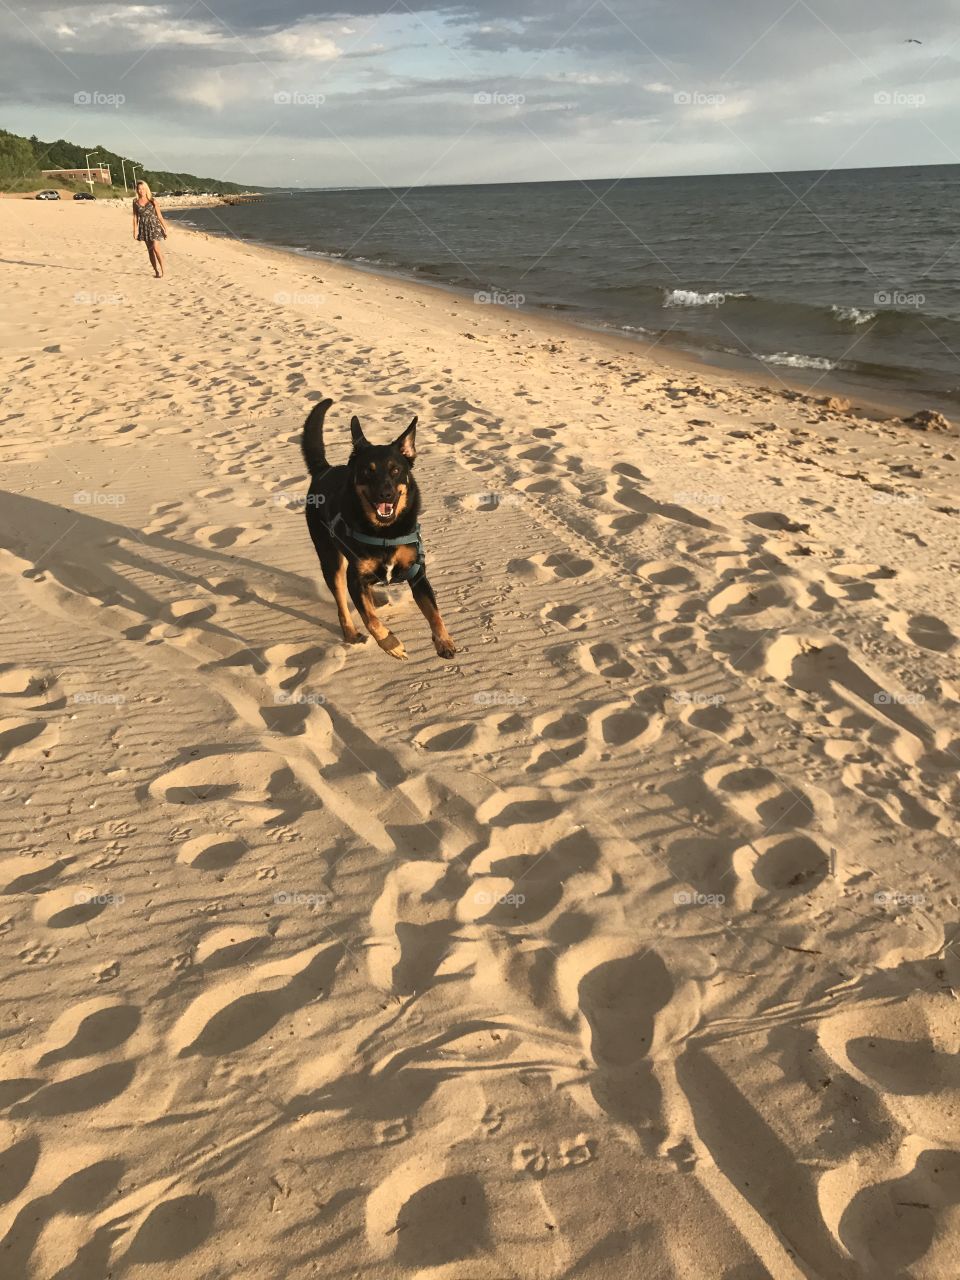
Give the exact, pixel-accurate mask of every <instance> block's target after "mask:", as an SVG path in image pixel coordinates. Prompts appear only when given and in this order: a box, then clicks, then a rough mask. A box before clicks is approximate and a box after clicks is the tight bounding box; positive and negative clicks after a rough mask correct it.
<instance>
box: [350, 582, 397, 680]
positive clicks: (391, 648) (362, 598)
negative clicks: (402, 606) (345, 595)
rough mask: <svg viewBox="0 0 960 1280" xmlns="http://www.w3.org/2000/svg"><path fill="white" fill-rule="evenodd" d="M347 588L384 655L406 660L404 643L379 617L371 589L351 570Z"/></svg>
mask: <svg viewBox="0 0 960 1280" xmlns="http://www.w3.org/2000/svg"><path fill="white" fill-rule="evenodd" d="M347 586H348V587H349V588H350V596H351V598H352V600H353V603H354V604H355V605H356V607H357V612H358V613H359V614H360V617H361V618H362V619H363V625H364V626H365V627H366V628H367V630H368V631H369V632H370V634H371V635H372V636H373V638H374V640H376V642H377V644H378V645H379V646H380V648H381V649H382V650H383V651H384V653H389V655H390V657H391V658H399V659H401V660H402V659H404V658H406V656H407V651H406V649H404V647H403V642H402V641H401V640H399V639H398V638H397V637H396V636H395V635H394V634H393V632H392V631H390V630H389V629H388V628H387V627H385V626H384V625H383V623H382V622H381V621H380V619H379V618H378V617H377V611H376V609H375V608H374V607H373V596H372V595H371V594H370V588H369V587H368V586H366V585H365V584H364V583H362V582H361V581H360V580H359V578H358V577H357V576H356V575H355V574H354V573H351V572H350V571H349V570H348V571H347Z"/></svg>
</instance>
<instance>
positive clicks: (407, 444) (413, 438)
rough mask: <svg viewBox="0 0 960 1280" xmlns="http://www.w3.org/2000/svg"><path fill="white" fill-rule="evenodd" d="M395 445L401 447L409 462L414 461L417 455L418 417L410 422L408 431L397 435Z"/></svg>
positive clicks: (397, 447)
mask: <svg viewBox="0 0 960 1280" xmlns="http://www.w3.org/2000/svg"><path fill="white" fill-rule="evenodd" d="M393 447H394V448H395V449H399V450H400V452H401V453H402V454H403V456H404V457H405V458H406V460H407V461H408V462H413V460H414V458H416V456H417V419H416V418H414V420H413V421H412V422H411V423H410V425H409V427H407V429H406V431H404V432H402V433H401V434H400V435H398V436H397V438H396V440H394V442H393Z"/></svg>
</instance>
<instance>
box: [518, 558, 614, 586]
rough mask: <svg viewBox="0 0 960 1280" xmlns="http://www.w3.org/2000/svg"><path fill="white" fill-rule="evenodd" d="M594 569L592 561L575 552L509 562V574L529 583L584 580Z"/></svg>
mask: <svg viewBox="0 0 960 1280" xmlns="http://www.w3.org/2000/svg"><path fill="white" fill-rule="evenodd" d="M592 568H593V561H592V560H585V559H583V558H582V557H580V556H577V555H575V554H574V553H573V552H570V553H569V554H568V555H558V554H557V553H556V552H551V553H550V554H546V553H543V552H542V553H540V554H539V555H535V556H530V557H528V558H527V559H523V560H511V561H509V563H508V564H507V573H510V574H514V575H515V576H516V577H519V578H522V579H524V581H527V582H552V581H554V580H555V579H557V578H560V579H567V578H582V577H583V576H584V575H585V574H588V573H589V572H590V570H591V569H592Z"/></svg>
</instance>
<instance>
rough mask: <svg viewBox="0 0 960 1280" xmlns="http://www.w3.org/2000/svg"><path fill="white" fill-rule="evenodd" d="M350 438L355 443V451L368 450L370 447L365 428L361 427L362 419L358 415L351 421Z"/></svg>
mask: <svg viewBox="0 0 960 1280" xmlns="http://www.w3.org/2000/svg"><path fill="white" fill-rule="evenodd" d="M350 438H351V440H352V441H353V447H354V449H366V448H368V447H369V445H370V441H369V440H368V439H367V437H366V436H365V435H364V434H363V427H361V425H360V419H359V418H358V417H357V415H356V414H354V415H353V417H352V418H351V419H350Z"/></svg>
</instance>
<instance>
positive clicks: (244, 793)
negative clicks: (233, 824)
mask: <svg viewBox="0 0 960 1280" xmlns="http://www.w3.org/2000/svg"><path fill="white" fill-rule="evenodd" d="M202 750H203V749H201V748H198V749H196V750H195V752H194V753H192V754H195V755H197V757H198V758H197V759H194V760H189V761H187V762H185V763H183V764H180V765H177V766H176V767H175V768H173V769H171V770H169V771H168V772H166V773H163V774H161V775H160V776H159V777H158V778H155V779H154V781H153V782H151V783H150V784H149V787H148V788H147V791H148V793H149V795H150V796H152V797H153V798H154V799H159V800H165V801H166V802H167V803H168V804H189V805H199V804H210V803H215V802H218V801H223V800H229V801H230V803H231V805H237V804H243V805H250V806H257V807H258V808H259V810H260V812H261V813H262V815H263V817H264V819H265V820H266V818H267V815H268V814H270V815H271V816H272V817H273V818H279V817H281V816H282V815H284V814H286V815H288V816H289V814H290V813H297V814H299V813H302V812H303V811H304V809H305V808H306V807H307V804H306V801H305V797H304V795H303V792H302V790H301V788H300V784H299V783H298V782H297V780H296V778H295V777H294V775H293V772H292V771H291V769H290V766H289V765H288V763H287V762H286V760H284V759H283V757H281V756H278V755H274V754H273V753H272V752H268V751H243V750H237V751H223V750H221V749H218V748H213V749H212V750H209V749H208V753H206V754H201V751H202ZM263 806H266V807H265V808H263Z"/></svg>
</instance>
